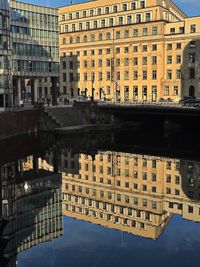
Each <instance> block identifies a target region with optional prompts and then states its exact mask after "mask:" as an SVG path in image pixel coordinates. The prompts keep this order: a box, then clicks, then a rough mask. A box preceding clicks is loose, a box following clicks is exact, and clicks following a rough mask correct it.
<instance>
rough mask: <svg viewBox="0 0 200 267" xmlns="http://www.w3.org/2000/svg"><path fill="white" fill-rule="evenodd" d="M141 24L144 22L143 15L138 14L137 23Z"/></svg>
mask: <svg viewBox="0 0 200 267" xmlns="http://www.w3.org/2000/svg"><path fill="white" fill-rule="evenodd" d="M141 22H142V15H141V14H136V23H141Z"/></svg>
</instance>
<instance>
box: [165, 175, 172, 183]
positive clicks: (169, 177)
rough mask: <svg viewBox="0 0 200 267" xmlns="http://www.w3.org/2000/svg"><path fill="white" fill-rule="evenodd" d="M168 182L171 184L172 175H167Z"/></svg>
mask: <svg viewBox="0 0 200 267" xmlns="http://www.w3.org/2000/svg"><path fill="white" fill-rule="evenodd" d="M166 182H167V183H171V175H170V174H167V175H166Z"/></svg>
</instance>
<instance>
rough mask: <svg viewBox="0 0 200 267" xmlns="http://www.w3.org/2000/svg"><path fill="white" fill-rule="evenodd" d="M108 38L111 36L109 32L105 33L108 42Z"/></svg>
mask: <svg viewBox="0 0 200 267" xmlns="http://www.w3.org/2000/svg"><path fill="white" fill-rule="evenodd" d="M110 38H111V34H110V33H109V32H107V33H106V39H107V40H110Z"/></svg>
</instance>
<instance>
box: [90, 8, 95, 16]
mask: <svg viewBox="0 0 200 267" xmlns="http://www.w3.org/2000/svg"><path fill="white" fill-rule="evenodd" d="M90 16H91V17H92V16H94V9H90Z"/></svg>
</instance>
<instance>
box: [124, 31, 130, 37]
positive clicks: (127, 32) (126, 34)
mask: <svg viewBox="0 0 200 267" xmlns="http://www.w3.org/2000/svg"><path fill="white" fill-rule="evenodd" d="M124 37H125V38H128V37H129V30H125V32H124Z"/></svg>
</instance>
